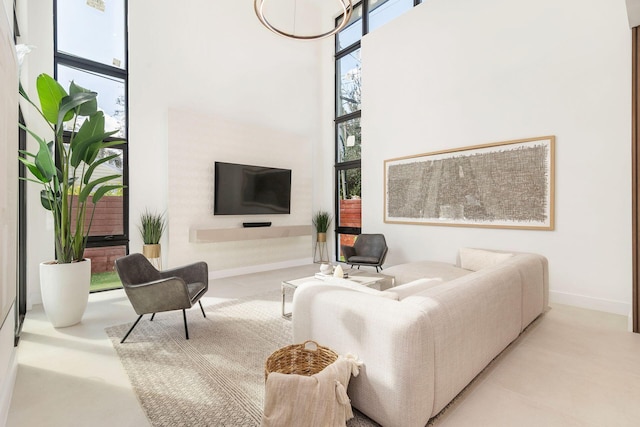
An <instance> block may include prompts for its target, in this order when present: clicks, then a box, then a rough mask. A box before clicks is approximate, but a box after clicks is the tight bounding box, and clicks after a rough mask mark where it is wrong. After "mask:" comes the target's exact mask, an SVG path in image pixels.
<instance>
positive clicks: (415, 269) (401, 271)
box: [384, 261, 470, 286]
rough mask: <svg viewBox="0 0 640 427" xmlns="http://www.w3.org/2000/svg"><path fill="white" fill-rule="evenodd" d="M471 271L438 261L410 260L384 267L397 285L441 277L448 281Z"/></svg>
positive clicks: (385, 272) (385, 271)
mask: <svg viewBox="0 0 640 427" xmlns="http://www.w3.org/2000/svg"><path fill="white" fill-rule="evenodd" d="M469 273H470V272H469V270H465V269H463V268H460V267H457V266H455V265H453V264H448V263H446V262H438V261H417V262H409V263H406V264H398V265H394V266H393V267H389V268H385V269H384V274H387V275H389V276H393V277H394V278H395V285H396V286H400V285H404V284H405V283H409V282H413V281H414V280H418V279H441V280H442V281H443V282H448V281H450V280H453V279H457V278H458V277H462V276H464V275H466V274H469Z"/></svg>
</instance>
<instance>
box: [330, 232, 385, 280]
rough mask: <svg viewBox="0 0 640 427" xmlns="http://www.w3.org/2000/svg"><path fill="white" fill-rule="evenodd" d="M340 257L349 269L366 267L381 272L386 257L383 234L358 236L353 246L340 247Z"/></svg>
mask: <svg viewBox="0 0 640 427" xmlns="http://www.w3.org/2000/svg"><path fill="white" fill-rule="evenodd" d="M341 248H342V255H343V256H344V259H345V260H346V262H347V264H350V265H351V267H353V266H354V265H357V266H358V268H360V266H361V265H367V266H370V267H375V268H376V272H377V271H378V269H380V270H382V264H383V263H384V259H385V258H386V256H387V251H388V250H389V248H388V247H387V241H386V240H385V238H384V235H383V234H360V235H359V236H358V237H357V238H356V242H355V243H354V245H353V246H346V245H341Z"/></svg>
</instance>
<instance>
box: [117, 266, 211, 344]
mask: <svg viewBox="0 0 640 427" xmlns="http://www.w3.org/2000/svg"><path fill="white" fill-rule="evenodd" d="M115 264H116V271H117V272H118V276H120V280H121V281H122V285H123V287H124V291H125V292H126V294H127V297H129V301H130V302H131V305H132V306H133V309H134V310H135V311H136V314H138V315H139V316H138V319H137V320H136V321H135V323H134V324H133V326H131V329H129V331H128V332H127V333H126V335H125V336H124V338H122V341H120V342H121V343H123V342H124V340H126V339H127V337H128V336H129V334H130V333H131V331H133V328H135V327H136V325H137V324H138V322H139V321H140V319H142V316H143V315H145V314H149V313H152V316H151V320H153V317H154V316H155V314H156V313H159V312H161V311H171V310H182V317H183V319H184V332H185V335H186V337H187V339H189V329H188V327H187V313H186V311H185V310H186V309H187V308H191V307H192V306H193V305H194V304H195V303H196V302H198V304H200V310H202V315H203V316H204V317H207V315H206V314H205V313H204V309H203V308H202V303H201V302H200V298H201V297H202V296H203V295H204V294H205V293H206V292H207V289H208V288H209V272H208V267H207V264H206V263H205V262H197V263H194V264H190V265H187V266H184V267H178V268H173V269H171V270H164V271H158V270H157V269H156V268H155V267H154V266H153V265H152V264H151V263H150V262H149V260H148V259H147V258H145V257H144V255H142V254H131V255H127V256H125V257H122V258H118V259H117V260H116V263H115Z"/></svg>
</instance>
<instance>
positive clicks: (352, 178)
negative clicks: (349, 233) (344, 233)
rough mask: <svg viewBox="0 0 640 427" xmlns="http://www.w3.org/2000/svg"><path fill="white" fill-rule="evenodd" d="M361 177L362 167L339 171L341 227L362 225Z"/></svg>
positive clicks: (339, 223)
mask: <svg viewBox="0 0 640 427" xmlns="http://www.w3.org/2000/svg"><path fill="white" fill-rule="evenodd" d="M360 177H361V173H360V168H354V169H346V170H339V171H338V191H339V193H340V197H339V199H340V209H339V212H338V226H339V227H357V228H360V227H361V226H362V208H361V204H362V200H361V199H360V195H361V188H360Z"/></svg>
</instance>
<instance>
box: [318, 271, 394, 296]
mask: <svg viewBox="0 0 640 427" xmlns="http://www.w3.org/2000/svg"><path fill="white" fill-rule="evenodd" d="M324 283H328V284H330V285H336V286H340V287H342V288H347V289H351V290H354V291H358V292H362V293H364V294H369V295H375V296H378V297H382V298H388V299H392V300H396V301H397V300H398V294H396V293H395V292H389V291H379V290H377V289H374V288H370V287H368V286H365V285H361V284H359V283H355V282H352V281H351V280H348V279H341V278H339V277H331V278H329V279H327V280H324Z"/></svg>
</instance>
